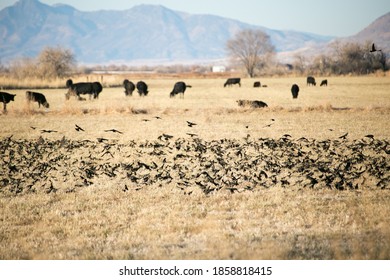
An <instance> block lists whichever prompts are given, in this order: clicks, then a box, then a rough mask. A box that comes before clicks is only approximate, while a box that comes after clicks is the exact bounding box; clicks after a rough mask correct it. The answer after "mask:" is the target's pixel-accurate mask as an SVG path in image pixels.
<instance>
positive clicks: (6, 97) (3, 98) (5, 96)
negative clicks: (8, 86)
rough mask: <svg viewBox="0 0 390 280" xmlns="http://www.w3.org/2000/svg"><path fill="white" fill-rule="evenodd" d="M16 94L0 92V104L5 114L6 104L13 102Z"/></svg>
mask: <svg viewBox="0 0 390 280" xmlns="http://www.w3.org/2000/svg"><path fill="white" fill-rule="evenodd" d="M15 96H16V94H11V93H8V92H4V91H0V102H3V111H4V112H7V103H9V102H10V101H15V99H14V98H15Z"/></svg>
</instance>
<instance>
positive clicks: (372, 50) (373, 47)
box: [370, 43, 382, 52]
mask: <svg viewBox="0 0 390 280" xmlns="http://www.w3.org/2000/svg"><path fill="white" fill-rule="evenodd" d="M381 51H382V50H377V49H376V47H375V44H374V43H373V44H372V46H371V50H370V52H381Z"/></svg>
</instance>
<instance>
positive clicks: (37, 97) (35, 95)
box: [26, 91, 49, 108]
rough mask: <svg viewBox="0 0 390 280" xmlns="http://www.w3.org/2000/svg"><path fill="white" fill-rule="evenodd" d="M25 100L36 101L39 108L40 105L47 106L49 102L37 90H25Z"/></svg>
mask: <svg viewBox="0 0 390 280" xmlns="http://www.w3.org/2000/svg"><path fill="white" fill-rule="evenodd" d="M26 98H27V102H29V103H30V102H31V101H32V102H38V107H39V108H41V105H42V106H43V107H45V108H49V103H48V102H47V100H46V97H45V96H44V95H43V94H42V93H39V92H34V91H26Z"/></svg>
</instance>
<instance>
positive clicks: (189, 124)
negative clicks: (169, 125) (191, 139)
mask: <svg viewBox="0 0 390 280" xmlns="http://www.w3.org/2000/svg"><path fill="white" fill-rule="evenodd" d="M187 125H188V126H189V127H193V126H194V125H196V123H193V122H189V121H187Z"/></svg>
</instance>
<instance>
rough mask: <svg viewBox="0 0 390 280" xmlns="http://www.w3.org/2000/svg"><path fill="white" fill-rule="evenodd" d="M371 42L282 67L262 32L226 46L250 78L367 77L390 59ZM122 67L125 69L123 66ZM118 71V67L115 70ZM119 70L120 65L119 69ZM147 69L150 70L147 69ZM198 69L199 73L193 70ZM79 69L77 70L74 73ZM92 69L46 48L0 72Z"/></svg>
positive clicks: (53, 73)
mask: <svg viewBox="0 0 390 280" xmlns="http://www.w3.org/2000/svg"><path fill="white" fill-rule="evenodd" d="M370 46H371V42H365V43H356V42H355V43H352V42H347V43H341V42H340V41H335V42H333V43H332V44H331V48H330V49H331V51H330V52H328V53H323V54H321V55H319V56H317V57H315V58H314V59H312V60H311V61H309V59H308V58H306V57H305V56H304V55H296V56H295V59H294V61H293V62H292V63H291V64H280V63H279V62H278V61H277V59H276V52H275V47H274V46H273V44H272V42H271V39H270V37H269V36H268V35H267V34H266V33H265V32H263V31H261V30H250V29H249V30H242V31H240V32H238V33H237V34H236V35H235V36H234V37H233V38H232V39H230V40H228V41H227V43H226V52H227V54H228V56H229V57H230V64H231V65H230V67H231V68H234V69H236V68H239V69H242V71H243V72H245V74H246V75H247V76H248V77H256V76H260V75H262V76H263V75H285V74H290V73H294V74H297V75H305V74H314V75H348V74H353V75H365V74H370V73H374V72H377V71H387V70H388V69H389V68H388V64H389V62H388V57H387V54H386V53H385V52H383V51H375V52H370V51H369V50H370ZM97 67H101V66H97ZM121 67H122V68H123V66H121ZM161 67H162V66H157V68H156V69H155V70H156V71H157V72H158V73H171V72H178V73H181V72H184V71H187V72H188V71H203V72H207V71H209V69H210V67H204V66H198V67H195V66H194V65H192V66H191V67H188V66H182V67H180V66H178V65H175V66H174V67H172V66H167V67H166V68H164V69H161ZM114 68H115V67H114ZM116 68H117V66H116ZM148 69H151V68H150V67H148ZM194 69H196V70H194ZM75 70H76V71H75ZM90 70H91V69H89V68H86V67H77V64H76V58H75V55H74V54H73V53H72V51H71V50H69V49H64V48H61V47H46V48H44V49H43V50H42V51H41V52H40V53H39V55H38V56H37V57H36V58H27V57H25V58H21V59H18V60H14V61H12V62H11V63H10V65H9V66H8V67H5V66H4V65H1V63H0V72H3V73H7V74H9V75H11V76H12V77H14V78H16V79H26V78H38V79H42V80H53V79H57V78H64V77H68V76H70V75H72V74H74V73H75V72H79V73H80V72H85V73H87V72H88V71H90Z"/></svg>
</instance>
